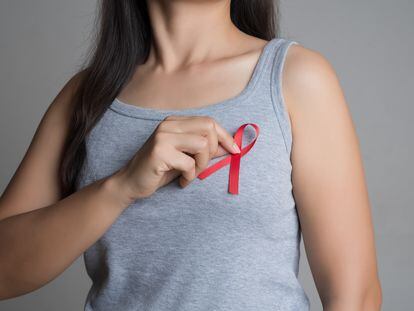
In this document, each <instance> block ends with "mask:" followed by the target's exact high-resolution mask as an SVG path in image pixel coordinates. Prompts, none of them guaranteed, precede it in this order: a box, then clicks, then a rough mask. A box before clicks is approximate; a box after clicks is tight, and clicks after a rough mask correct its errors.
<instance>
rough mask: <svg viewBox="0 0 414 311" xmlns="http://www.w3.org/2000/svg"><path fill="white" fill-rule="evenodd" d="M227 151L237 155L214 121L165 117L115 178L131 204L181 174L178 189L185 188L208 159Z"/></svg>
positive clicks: (201, 117)
mask: <svg viewBox="0 0 414 311" xmlns="http://www.w3.org/2000/svg"><path fill="white" fill-rule="evenodd" d="M220 144H221V145H222V146H223V147H224V149H223V147H222V146H220ZM226 150H227V151H229V152H231V153H238V152H240V150H239V148H238V146H237V145H236V144H235V143H234V141H233V137H232V136H231V135H230V134H229V133H228V132H227V131H226V130H225V129H224V128H223V127H222V126H220V125H219V124H218V123H217V122H216V121H215V120H214V119H212V118H210V117H205V116H168V117H166V118H165V119H164V120H163V121H162V122H160V124H159V125H158V126H157V128H156V129H155V131H154V132H153V133H152V134H151V136H150V137H149V138H148V140H147V141H146V142H145V143H144V145H143V146H142V147H141V148H140V149H139V150H138V152H137V153H136V154H135V155H134V157H133V158H132V159H131V160H130V161H129V162H128V163H127V165H126V166H124V167H123V168H122V169H120V170H119V171H117V172H116V173H115V174H114V175H115V176H116V177H119V178H120V179H119V180H120V181H121V184H122V185H123V187H122V188H123V189H124V190H126V192H124V193H125V195H126V196H127V200H128V202H133V201H134V200H136V199H138V198H144V197H148V196H150V195H151V194H152V193H154V192H155V191H156V190H157V189H158V188H160V187H162V186H164V185H166V184H168V183H169V182H171V181H172V180H173V179H174V178H176V177H177V176H179V175H180V174H181V176H180V180H179V182H180V185H181V186H182V187H185V186H187V185H188V184H189V183H190V182H191V181H192V180H193V179H194V178H196V177H197V176H198V174H199V173H200V172H201V171H202V170H204V169H205V168H206V167H207V166H208V163H209V161H210V159H211V158H214V157H218V156H221V155H224V154H226V153H227V152H226Z"/></svg>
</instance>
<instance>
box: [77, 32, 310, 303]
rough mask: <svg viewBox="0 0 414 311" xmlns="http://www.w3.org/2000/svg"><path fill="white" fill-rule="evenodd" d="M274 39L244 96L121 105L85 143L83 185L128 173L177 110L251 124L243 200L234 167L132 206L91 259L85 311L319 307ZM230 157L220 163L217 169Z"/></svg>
mask: <svg viewBox="0 0 414 311" xmlns="http://www.w3.org/2000/svg"><path fill="white" fill-rule="evenodd" d="M291 44H298V43H297V42H296V41H293V40H290V39H286V38H274V39H272V40H270V41H268V43H266V45H265V47H264V49H263V50H262V53H261V55H260V58H259V60H258V63H257V64H256V66H255V69H254V71H253V75H252V76H251V78H250V80H249V82H248V84H247V86H246V87H245V88H244V89H243V91H242V92H241V93H239V94H238V95H237V96H235V97H232V98H230V99H227V100H223V101H220V102H216V103H214V104H211V105H208V106H203V107H198V108H190V109H185V110H159V109H152V108H144V107H138V106H133V105H131V104H126V103H123V102H121V101H119V100H118V99H115V100H114V101H113V102H112V103H111V105H110V107H109V108H108V109H107V111H105V113H104V115H103V117H102V118H101V119H100V121H99V122H98V123H97V124H96V125H95V127H94V128H93V130H92V131H91V132H90V133H89V135H88V136H87V139H86V145H87V158H86V161H85V164H84V166H83V169H82V171H81V178H80V182H79V184H78V189H80V188H82V187H84V186H86V185H87V184H89V183H91V182H93V181H95V180H97V179H101V178H103V177H105V176H108V175H110V174H112V173H113V172H115V171H116V170H117V169H119V168H121V167H122V166H123V165H125V164H126V162H127V161H128V160H129V159H130V158H131V157H132V156H133V155H134V153H135V152H136V151H137V150H138V149H139V148H140V147H141V146H142V144H143V143H144V142H145V141H146V140H147V138H148V137H149V136H150V134H151V133H152V132H153V131H154V129H155V128H156V126H157V125H158V123H159V122H161V121H162V120H163V119H164V118H165V117H166V116H168V115H170V114H176V115H207V116H211V117H213V118H215V119H216V120H217V122H219V124H221V125H222V126H223V127H224V128H226V129H227V130H228V131H229V133H231V134H232V135H233V134H234V133H235V132H236V130H237V129H238V128H239V127H240V126H241V125H242V124H245V123H255V124H257V125H258V126H259V127H260V133H259V135H258V136H257V137H256V131H255V130H254V128H253V127H252V126H246V127H245V129H244V135H243V141H242V144H243V147H244V146H246V145H248V144H249V143H250V142H251V141H252V140H254V138H255V137H256V141H255V144H254V146H253V147H252V149H251V150H250V151H249V152H248V153H246V154H245V155H244V156H243V157H242V158H241V161H240V171H239V180H238V191H239V193H238V194H237V195H234V194H232V193H229V191H228V182H229V168H230V166H229V165H226V166H224V167H222V168H221V169H219V170H217V171H216V172H214V173H213V174H211V175H210V176H208V177H207V178H205V179H199V178H196V179H195V180H194V181H193V182H192V183H190V184H189V185H188V186H187V187H186V188H181V187H180V186H179V184H178V179H175V180H174V181H173V182H171V183H170V184H168V185H166V186H164V187H162V188H160V189H158V190H157V191H156V192H155V193H153V194H152V195H151V196H150V197H147V198H144V199H139V200H137V201H135V202H134V203H133V204H131V205H130V206H129V207H128V208H127V209H125V210H124V211H123V212H122V214H121V215H120V216H119V217H118V218H117V220H116V221H115V222H114V223H113V224H112V226H111V227H110V228H109V229H108V230H107V231H106V232H105V234H104V235H103V236H102V237H101V238H100V239H99V240H98V241H96V243H94V244H93V245H92V246H90V247H89V248H88V249H87V250H86V251H85V253H84V261H85V265H86V270H87V273H88V275H89V277H90V278H91V280H92V282H93V283H92V286H91V288H90V290H89V293H88V295H87V298H86V302H85V306H84V310H86V311H92V310H102V311H103V310H111V311H112V310H123V311H132V310H137V311H138V310H140V311H144V310H152V311H167V310H169V311H170V310H180V311H196V310H205V311H207V310H208V311H212V310H214V311H242V310H243V311H245V310H261V311H275V310H283V311H289V310H295V311H299V310H309V304H310V303H309V299H308V297H307V295H306V293H305V292H304V289H303V288H302V286H301V284H300V283H299V281H298V278H297V277H298V269H299V255H300V248H299V245H300V240H301V231H300V224H299V221H298V215H297V211H296V208H295V201H294V197H293V194H292V183H291V169H292V166H291V162H290V152H291V145H292V135H291V127H290V121H289V116H288V114H287V110H286V109H285V106H284V102H283V98H282V93H281V72H282V68H283V63H284V60H285V56H286V52H287V50H288V48H289V46H290V45H291ZM221 159H222V157H219V158H214V159H211V160H210V161H211V162H210V165H212V164H213V163H215V162H216V161H220V160H221Z"/></svg>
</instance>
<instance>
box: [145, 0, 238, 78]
mask: <svg viewBox="0 0 414 311" xmlns="http://www.w3.org/2000/svg"><path fill="white" fill-rule="evenodd" d="M148 13H149V17H150V21H151V27H152V34H153V37H152V39H153V40H152V46H151V50H150V54H149V58H148V60H147V61H148V64H149V65H150V66H157V67H160V68H162V70H163V71H165V72H170V71H174V70H175V69H177V68H179V67H184V66H187V65H190V64H194V63H199V62H202V61H205V60H207V59H214V58H215V56H216V55H225V54H226V51H229V50H230V51H231V48H232V47H234V46H235V43H236V42H238V41H239V42H240V38H241V37H245V36H246V34H244V33H242V32H241V31H240V30H239V29H238V28H237V27H236V26H235V25H234V24H233V22H232V21H231V18H230V1H229V0H228V1H227V0H219V1H201V0H197V1H194V0H191V1H190V0H189V1H175V0H153V1H148Z"/></svg>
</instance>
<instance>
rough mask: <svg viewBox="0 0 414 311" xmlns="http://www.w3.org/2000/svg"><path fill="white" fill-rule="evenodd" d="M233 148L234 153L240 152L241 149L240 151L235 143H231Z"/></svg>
mask: <svg viewBox="0 0 414 311" xmlns="http://www.w3.org/2000/svg"><path fill="white" fill-rule="evenodd" d="M233 150H234V151H235V152H236V153H240V152H241V151H240V148H239V146H237V144H236V143H233Z"/></svg>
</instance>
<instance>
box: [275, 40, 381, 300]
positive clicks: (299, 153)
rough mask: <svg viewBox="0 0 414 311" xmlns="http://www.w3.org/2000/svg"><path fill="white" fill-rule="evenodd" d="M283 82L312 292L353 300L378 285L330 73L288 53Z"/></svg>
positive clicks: (353, 149) (354, 156)
mask: <svg viewBox="0 0 414 311" xmlns="http://www.w3.org/2000/svg"><path fill="white" fill-rule="evenodd" d="M283 81H284V83H283V94H284V98H285V101H286V106H287V107H288V108H287V109H288V111H289V115H290V118H291V123H292V140H293V142H292V153H291V161H292V183H293V193H294V197H295V201H296V203H297V210H298V215H299V218H300V224H301V229H302V233H303V241H304V245H305V249H306V254H307V257H308V261H309V264H310V268H311V271H312V274H313V276H314V279H315V283H316V287H317V289H318V292H319V294H320V296H321V299H322V300H324V299H327V300H328V299H336V298H341V297H345V296H348V298H349V299H354V298H356V297H358V299H359V298H361V297H362V295H365V293H366V292H365V291H369V290H371V289H372V288H375V290H377V286H378V285H379V282H378V280H377V266H376V254H375V246H374V235H373V233H374V232H373V226H372V221H371V214H370V213H371V211H370V203H369V198H368V193H367V187H366V183H365V176H364V168H363V163H362V159H361V155H360V150H359V141H358V138H357V135H356V131H355V128H354V125H353V121H352V118H351V114H350V111H349V109H348V106H347V103H346V101H345V97H344V94H343V91H342V89H341V86H340V83H339V81H338V78H337V76H336V74H335V71H334V69H333V68H332V66H331V64H330V63H329V62H328V61H327V60H326V59H325V58H324V57H323V56H322V55H321V54H320V53H318V52H316V51H313V50H310V49H307V48H305V47H303V46H301V45H293V46H292V47H291V48H290V49H289V53H288V54H287V57H286V63H285V67H284V72H283ZM371 286H373V287H371ZM361 299H362V298H361Z"/></svg>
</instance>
